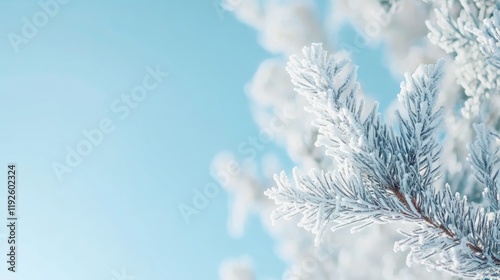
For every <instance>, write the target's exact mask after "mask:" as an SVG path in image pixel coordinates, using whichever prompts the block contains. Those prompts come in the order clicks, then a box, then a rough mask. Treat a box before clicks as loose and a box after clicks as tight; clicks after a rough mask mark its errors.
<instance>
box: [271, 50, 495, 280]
mask: <svg viewBox="0 0 500 280" xmlns="http://www.w3.org/2000/svg"><path fill="white" fill-rule="evenodd" d="M442 64H443V62H441V61H440V62H438V63H437V64H436V65H425V66H421V67H419V68H418V69H417V70H416V71H415V73H414V74H413V75H411V76H410V75H406V81H405V82H404V83H403V84H402V87H401V88H402V89H401V93H400V95H399V100H400V102H402V104H403V108H404V112H400V113H398V120H399V133H396V132H395V131H394V130H393V129H392V128H390V127H388V126H386V125H385V124H383V123H382V122H381V120H380V114H379V113H378V112H377V107H376V106H375V107H374V108H373V110H372V111H371V113H370V114H368V116H363V115H362V113H361V112H362V107H363V102H362V101H358V100H357V99H356V98H355V93H356V91H358V90H359V84H358V82H357V81H356V67H355V66H353V65H352V64H351V62H350V60H349V59H348V58H347V57H345V56H342V55H336V56H333V57H332V56H329V55H328V54H327V53H326V52H325V51H324V50H323V49H322V47H321V45H319V44H313V45H312V46H311V47H306V48H304V50H303V57H302V58H299V57H298V56H294V57H292V58H291V60H290V63H289V66H288V71H289V73H290V76H291V77H292V82H293V83H294V85H295V87H296V91H297V92H298V93H299V94H302V95H304V96H305V97H306V98H307V99H308V100H309V102H310V104H311V107H310V108H309V110H310V111H312V112H314V113H315V114H316V116H317V120H316V122H315V123H314V125H316V126H317V127H318V129H319V134H320V135H319V136H318V142H317V145H322V146H325V148H326V150H327V154H328V155H330V156H332V157H333V159H334V160H336V161H337V164H338V169H337V170H333V171H316V170H312V171H310V172H309V174H308V175H306V176H304V175H301V173H300V172H299V171H298V170H296V169H295V170H294V183H291V182H290V181H289V180H288V178H287V176H286V175H285V174H284V173H282V174H281V175H280V176H277V177H276V178H275V180H276V183H277V187H274V188H272V189H270V190H268V191H267V192H266V195H267V196H269V197H270V198H272V199H274V201H275V202H276V204H277V205H278V206H279V207H278V208H277V209H276V210H275V212H274V213H273V218H274V219H277V218H280V217H285V218H290V217H292V216H295V215H302V219H301V221H300V224H299V225H300V226H302V227H304V228H305V229H307V230H310V231H312V232H313V233H315V234H317V241H319V239H320V238H321V234H322V233H323V232H324V231H325V230H327V229H332V230H337V229H338V228H341V227H344V226H355V227H354V230H358V229H361V228H363V227H365V226H368V225H370V224H372V223H390V222H394V221H404V222H410V223H413V224H415V225H417V226H418V228H417V229H416V230H414V231H412V232H401V233H402V234H403V235H404V236H405V238H404V239H403V240H401V241H400V242H398V243H397V244H396V246H395V249H401V250H406V249H407V250H410V253H409V255H408V261H409V262H410V263H411V262H418V263H423V264H426V265H428V266H429V267H430V268H435V269H443V270H446V271H448V272H450V273H452V274H454V275H457V276H460V277H468V278H477V279H482V278H494V277H500V243H499V240H500V236H499V228H500V219H499V215H500V214H499V212H487V211H485V210H484V209H483V208H480V207H479V206H475V205H471V204H469V203H468V202H467V198H466V197H461V196H460V195H459V194H456V195H453V194H452V193H451V189H450V187H449V186H448V185H445V186H442V187H440V186H436V184H437V183H436V179H437V178H438V176H439V175H440V172H439V166H440V164H439V162H438V161H439V158H440V151H441V143H440V141H439V140H438V139H439V137H438V136H437V135H438V128H439V124H440V123H441V119H440V118H441V110H440V109H435V108H434V107H435V102H436V99H437V95H438V92H439V82H440V79H441V76H442ZM476 146H477V145H476ZM474 147H475V146H474ZM476 150H477V149H476ZM483 150H484V149H483ZM485 151H486V150H485ZM481 153H482V150H481V148H480V149H479V154H478V155H479V156H481V155H480V154H481ZM474 160H475V158H474V159H473V160H472V161H474ZM488 170H489V169H486V171H488ZM483 171H485V170H483ZM486 175H488V176H489V175H491V174H481V173H477V172H476V176H481V177H482V178H486V177H485V176H486Z"/></svg>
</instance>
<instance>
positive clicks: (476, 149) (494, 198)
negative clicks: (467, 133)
mask: <svg viewBox="0 0 500 280" xmlns="http://www.w3.org/2000/svg"><path fill="white" fill-rule="evenodd" d="M474 129H475V130H476V133H477V137H476V140H475V141H474V142H473V143H471V144H469V145H468V147H467V148H468V149H469V161H470V164H471V167H472V170H473V172H474V175H475V177H476V179H477V180H478V181H479V182H480V183H481V184H483V185H484V187H485V190H484V192H483V195H484V197H485V198H486V200H487V201H488V202H489V204H490V207H491V209H492V210H493V211H498V210H500V196H499V188H500V184H499V178H498V173H499V171H500V155H499V150H500V147H499V146H498V144H497V143H496V141H497V140H498V135H497V134H494V133H492V132H490V131H488V130H487V128H486V127H485V126H484V125H483V124H480V125H475V126H474Z"/></svg>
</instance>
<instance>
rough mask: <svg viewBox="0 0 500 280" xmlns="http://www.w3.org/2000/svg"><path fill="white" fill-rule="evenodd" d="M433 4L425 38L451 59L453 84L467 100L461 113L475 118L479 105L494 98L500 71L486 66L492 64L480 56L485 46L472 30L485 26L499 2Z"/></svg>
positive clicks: (472, 0)
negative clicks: (449, 55)
mask: <svg viewBox="0 0 500 280" xmlns="http://www.w3.org/2000/svg"><path fill="white" fill-rule="evenodd" d="M435 3H436V5H438V6H437V8H436V20H435V22H431V21H427V25H428V27H429V29H430V31H431V32H430V33H429V38H430V39H431V41H432V42H434V43H435V44H437V45H439V46H440V47H441V48H442V49H443V50H445V51H446V52H447V53H449V54H452V55H453V56H454V57H455V64H456V66H457V69H456V75H457V81H458V83H459V84H460V85H461V86H462V87H463V88H464V89H465V93H466V94H467V96H468V97H469V99H468V100H467V102H466V103H465V107H464V110H463V113H464V114H465V115H466V116H467V117H473V116H476V115H477V114H478V113H479V110H480V104H481V102H483V101H484V100H486V99H488V98H490V96H491V95H493V94H498V88H499V87H500V69H498V68H496V67H495V66H493V65H492V64H490V63H491V62H492V61H493V60H492V59H491V56H489V55H488V54H486V55H485V54H484V53H483V52H481V50H483V51H485V45H484V42H479V41H478V40H476V39H477V36H476V34H474V33H475V32H474V30H479V29H482V27H483V26H482V25H483V22H485V23H487V24H489V23H488V22H489V21H490V18H492V17H493V14H494V11H496V10H498V9H499V8H500V2H499V1H498V0H450V1H435ZM490 25H491V24H490ZM490 29H491V28H488V26H485V28H484V29H482V30H483V31H485V32H488V31H489V30H490ZM488 44H489V43H488ZM488 62H490V63H488Z"/></svg>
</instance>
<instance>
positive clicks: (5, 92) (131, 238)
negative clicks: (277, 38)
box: [0, 0, 398, 280]
mask: <svg viewBox="0 0 500 280" xmlns="http://www.w3.org/2000/svg"><path fill="white" fill-rule="evenodd" d="M59 9H60V10H59V12H58V13H57V14H56V15H55V16H54V17H53V18H50V19H49V21H48V23H47V25H46V26H45V27H43V28H40V29H39V30H38V32H37V33H36V35H35V36H34V37H33V38H31V39H29V40H28V42H27V43H26V44H22V45H20V46H19V52H17V53H16V52H15V51H14V49H13V48H12V46H11V44H10V42H9V39H8V37H7V36H8V34H9V33H10V32H15V33H17V34H18V35H20V34H21V30H22V27H23V21H22V18H23V17H27V18H28V19H32V18H33V15H35V14H36V13H37V12H39V11H41V8H40V6H39V4H38V1H32V0H26V1H2V2H0V19H1V20H0V21H1V25H0V61H1V63H0V95H1V100H2V101H1V102H0V119H1V122H0V123H1V126H0V137H1V138H0V170H4V172H0V174H4V175H0V182H2V183H1V184H0V186H1V188H0V279H6V280H11V279H23V280H32V279H33V280H35V279H36V280H43V279H47V280H59V279H61V280H63V279H71V280H89V279H93V280H110V279H113V277H115V276H114V275H113V273H114V272H120V271H121V270H122V269H123V270H125V271H126V273H127V274H129V275H132V276H134V277H135V279H137V280H155V279H217V269H218V265H219V264H220V262H221V261H222V260H223V259H225V258H226V257H231V256H238V255H241V254H248V255H250V256H252V257H253V258H254V260H255V267H256V270H257V271H258V273H259V279H265V278H274V279H279V277H280V275H281V272H282V270H283V269H284V264H283V263H282V262H281V261H280V260H279V259H277V258H276V257H275V256H274V254H273V244H274V243H273V240H271V239H270V238H269V237H268V236H267V234H266V233H265V232H264V231H262V229H261V227H260V225H259V223H258V221H257V219H253V220H252V222H251V224H250V225H249V231H248V232H247V233H246V235H245V236H244V237H243V238H242V239H240V240H233V239H231V238H229V236H228V235H227V233H226V219H227V197H226V195H225V194H224V193H222V192H221V193H220V194H219V195H218V196H217V197H215V198H213V199H212V200H211V201H210V204H209V206H208V207H207V208H206V209H204V210H203V211H202V212H201V213H200V215H199V216H197V217H196V218H195V219H194V220H193V221H192V223H190V224H186V223H185V222H184V221H183V220H182V218H181V216H180V214H179V211H178V206H179V204H180V203H190V202H191V199H192V197H193V191H194V190H195V189H201V188H202V187H203V186H204V185H205V184H206V183H207V182H210V181H211V178H210V176H209V164H210V162H211V160H212V158H213V156H214V155H215V154H216V153H217V152H218V151H220V150H235V148H236V147H237V146H238V144H239V143H240V142H241V141H243V140H245V139H246V138H247V137H248V136H252V135H256V134H257V133H258V130H257V127H256V126H255V124H254V122H253V120H252V117H251V114H250V110H249V103H248V100H247V98H246V96H245V94H244V93H243V86H244V84H245V83H246V82H247V81H249V80H250V78H251V77H252V75H253V73H254V72H255V70H256V69H257V66H258V65H259V63H260V62H261V61H262V60H263V59H265V58H268V57H270V56H271V55H270V54H268V53H266V52H265V51H264V50H263V49H262V48H261V47H260V46H259V45H258V44H257V39H256V33H255V31H253V30H251V29H250V28H248V27H246V26H245V25H243V24H241V23H239V22H238V21H236V20H235V19H234V18H233V17H232V16H231V15H230V14H225V15H224V17H223V19H222V20H221V19H220V18H219V15H218V14H217V12H216V10H215V9H214V6H213V4H212V2H211V1H181V0H173V1H159V0H157V1H154V0H145V1H97V0H85V1H81V0H70V1H69V3H67V4H65V5H61V6H60V7H59ZM352 36H353V33H352V31H349V30H346V31H345V32H343V35H342V38H343V40H352ZM355 58H356V60H357V61H358V62H359V63H360V64H361V66H362V67H361V68H360V70H359V72H360V79H361V81H362V82H363V84H364V86H365V87H366V88H369V89H370V92H372V93H374V94H376V95H377V97H378V98H382V99H385V102H387V100H391V99H393V98H394V97H395V94H396V93H397V90H398V84H397V83H395V82H393V81H392V80H391V78H390V76H389V74H388V72H387V70H386V69H385V68H383V67H382V66H380V65H381V64H382V56H381V51H380V50H368V49H366V50H363V51H362V53H360V54H359V55H357V56H356V57H355ZM157 65H159V67H160V68H161V69H162V70H164V71H168V72H169V73H170V76H169V77H168V78H166V79H165V80H164V82H163V83H161V85H160V86H159V87H158V88H156V89H155V90H153V91H151V92H149V95H148V96H147V98H146V99H145V100H144V101H143V102H141V103H139V104H138V106H137V108H135V109H133V110H131V113H130V115H128V116H127V117H126V118H125V119H123V120H122V119H120V118H119V114H117V113H115V112H113V110H112V109H111V105H112V104H113V102H114V101H115V100H117V98H118V99H119V98H120V96H121V95H123V94H126V95H128V94H130V92H131V89H132V88H133V87H134V86H136V85H139V84H141V83H142V79H143V78H144V76H145V75H146V74H147V71H146V67H148V66H151V67H153V68H155V67H156V66H157ZM105 118H108V119H110V120H111V122H112V123H113V125H114V127H115V129H114V131H113V132H111V133H109V134H105V135H104V139H103V141H102V143H100V144H99V145H97V146H95V147H93V150H92V151H91V152H90V154H89V155H88V156H86V157H84V158H83V160H82V162H81V164H79V165H78V166H77V167H75V168H74V169H73V171H72V172H71V173H66V174H64V175H63V181H62V182H60V181H59V180H58V178H57V176H56V174H55V173H54V170H53V167H52V166H53V163H54V162H61V163H64V161H65V159H64V158H65V156H66V154H67V151H66V147H68V146H69V147H71V148H73V149H75V148H76V146H77V144H78V143H79V142H80V141H82V140H84V139H85V137H84V136H83V134H82V130H84V129H87V130H91V129H94V128H97V127H98V125H99V122H100V121H101V120H102V119H105ZM10 162H15V163H17V164H18V169H19V172H18V175H19V178H18V182H19V185H18V188H19V195H18V216H19V222H18V223H19V226H18V242H19V244H18V247H19V249H18V267H17V269H18V272H17V273H15V274H13V273H10V272H7V270H6V269H7V265H6V262H5V259H6V256H5V254H6V248H7V244H6V242H5V234H6V232H7V231H6V227H5V226H2V225H3V224H4V223H5V215H6V212H7V211H6V175H5V174H6V170H7V163H10ZM2 176H3V178H2ZM2 234H3V235H2ZM115 278H116V280H121V279H119V278H117V277H115Z"/></svg>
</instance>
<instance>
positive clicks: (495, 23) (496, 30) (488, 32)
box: [476, 10, 500, 68]
mask: <svg viewBox="0 0 500 280" xmlns="http://www.w3.org/2000/svg"><path fill="white" fill-rule="evenodd" d="M483 23H484V24H483V27H482V28H481V29H480V30H478V31H476V35H478V37H477V40H478V41H479V42H480V43H481V51H482V52H483V54H484V55H485V56H486V61H487V62H488V63H490V64H491V65H493V66H495V67H496V68H500V11H499V10H496V11H495V12H494V13H493V15H492V16H491V18H487V19H485V20H484V22H483Z"/></svg>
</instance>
